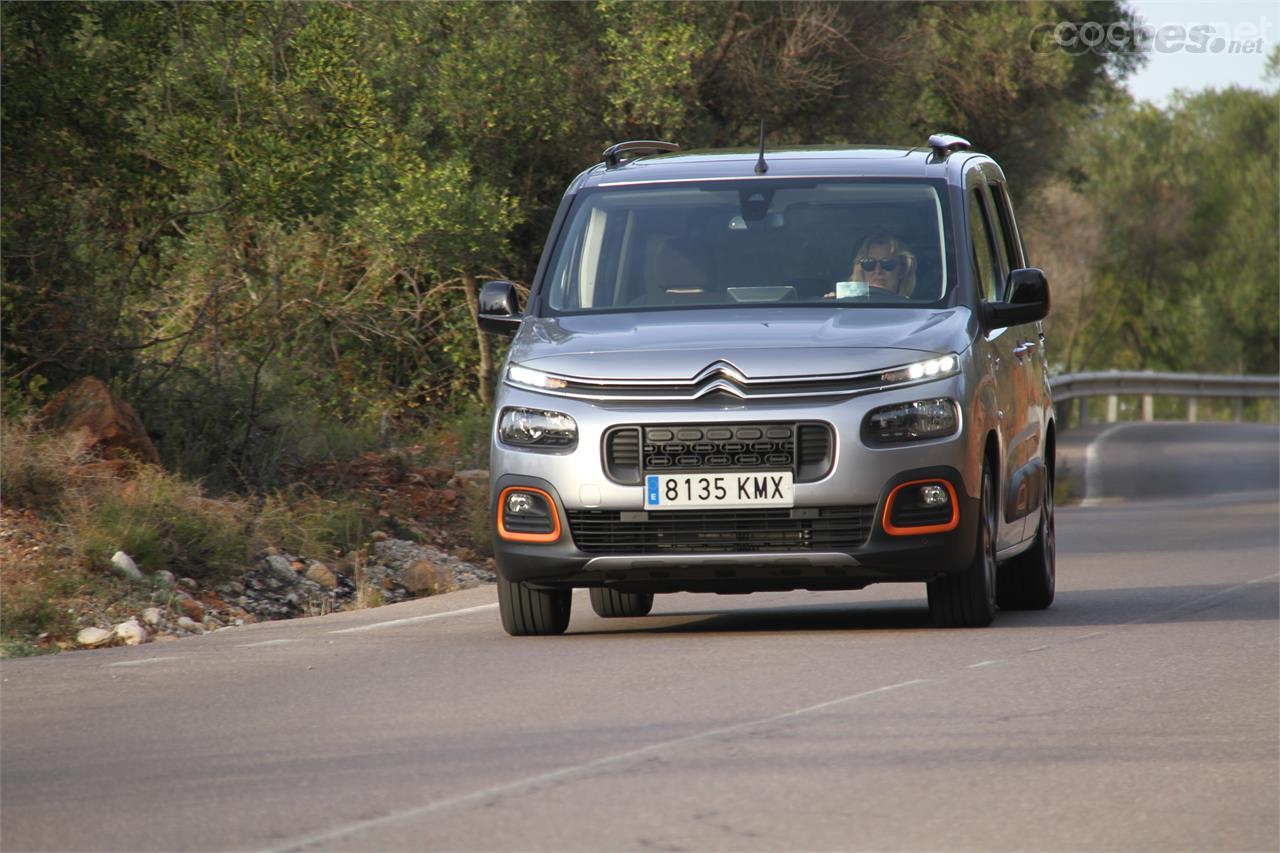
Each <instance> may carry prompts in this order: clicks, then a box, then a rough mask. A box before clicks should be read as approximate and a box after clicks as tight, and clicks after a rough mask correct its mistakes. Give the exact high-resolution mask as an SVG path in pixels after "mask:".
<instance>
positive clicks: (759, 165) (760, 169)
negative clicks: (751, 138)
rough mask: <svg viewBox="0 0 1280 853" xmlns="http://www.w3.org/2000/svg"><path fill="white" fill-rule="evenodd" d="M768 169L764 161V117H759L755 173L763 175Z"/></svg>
mask: <svg viewBox="0 0 1280 853" xmlns="http://www.w3.org/2000/svg"><path fill="white" fill-rule="evenodd" d="M767 171H769V164H768V163H766V162H765V161H764V119H760V159H759V160H757V161H756V174H757V175H763V174H764V173H765V172H767Z"/></svg>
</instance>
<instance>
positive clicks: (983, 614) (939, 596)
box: [928, 465, 996, 628]
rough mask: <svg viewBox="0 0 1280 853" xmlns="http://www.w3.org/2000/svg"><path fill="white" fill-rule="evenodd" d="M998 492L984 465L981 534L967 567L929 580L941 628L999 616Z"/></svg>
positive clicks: (931, 602) (980, 622)
mask: <svg viewBox="0 0 1280 853" xmlns="http://www.w3.org/2000/svg"><path fill="white" fill-rule="evenodd" d="M995 530H996V495H995V488H994V487H993V486H992V483H991V472H990V471H988V470H987V468H986V466H985V465H984V466H983V468H982V492H981V497H980V499H979V501H978V535H977V537H976V539H977V541H976V542H975V543H974V548H973V559H972V560H970V562H969V566H968V568H966V569H965V570H964V571H963V572H960V573H959V574H954V575H943V576H942V577H940V578H938V579H937V580H934V581H930V582H929V584H928V591H929V614H930V615H931V616H932V617H933V622H934V624H935V625H937V626H938V627H939V628H982V627H985V626H987V625H990V624H991V622H992V620H993V619H995V616H996V537H995Z"/></svg>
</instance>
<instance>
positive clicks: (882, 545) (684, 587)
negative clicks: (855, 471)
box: [490, 466, 978, 593]
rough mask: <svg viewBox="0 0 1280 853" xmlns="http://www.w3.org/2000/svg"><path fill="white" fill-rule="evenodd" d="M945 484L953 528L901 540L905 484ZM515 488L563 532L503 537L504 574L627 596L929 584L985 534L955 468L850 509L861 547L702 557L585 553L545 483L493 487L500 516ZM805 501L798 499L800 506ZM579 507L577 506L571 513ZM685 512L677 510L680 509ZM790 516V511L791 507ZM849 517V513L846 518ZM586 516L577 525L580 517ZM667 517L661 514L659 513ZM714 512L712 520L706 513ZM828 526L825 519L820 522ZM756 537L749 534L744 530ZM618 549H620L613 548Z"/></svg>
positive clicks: (959, 563)
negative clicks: (891, 509) (542, 499)
mask: <svg viewBox="0 0 1280 853" xmlns="http://www.w3.org/2000/svg"><path fill="white" fill-rule="evenodd" d="M921 480H928V481H945V482H946V483H948V484H950V485H951V487H952V494H953V495H954V500H955V504H956V511H957V513H958V523H956V524H955V525H954V527H953V529H949V530H944V531H937V532H924V533H918V534H913V535H893V534H891V533H890V532H889V530H887V529H886V527H888V528H890V529H892V527H893V525H892V524H889V525H886V524H885V521H886V519H885V514H886V513H885V510H886V503H887V501H888V500H889V498H890V495H892V494H893V493H894V491H895V489H897V488H898V487H899V486H901V485H903V484H906V483H912V482H915V481H921ZM512 486H527V487H531V488H533V489H537V490H540V491H542V492H545V493H546V494H547V495H549V496H550V497H551V498H552V500H553V501H554V504H555V508H556V513H557V516H558V529H559V531H560V534H559V536H558V538H557V539H555V540H554V541H540V542H527V541H512V540H509V539H505V538H502V537H499V536H497V535H496V533H495V537H494V553H495V556H496V560H497V565H498V571H499V573H500V574H501V575H502V576H503V577H504V578H506V579H507V580H510V581H521V582H525V583H530V584H534V585H537V586H546V587H565V586H572V587H584V586H586V587H590V586H607V587H611V588H614V589H618V590H620V591H624V592H681V591H684V592H719V593H739V592H756V591H767V590H790V589H812V590H830V589H859V588H861V587H864V586H866V585H868V584H872V583H879V582H886V581H899V582H902V581H929V580H933V579H934V578H936V577H938V576H940V575H943V574H947V573H952V572H958V571H961V570H963V569H964V568H965V567H967V566H968V565H969V562H970V560H971V557H972V555H973V551H974V538H975V533H976V530H977V526H978V525H977V521H976V519H977V513H978V499H977V498H976V497H972V496H970V495H969V494H968V492H967V489H966V487H965V482H964V478H963V477H962V475H961V474H960V472H959V471H958V470H957V469H955V468H953V467H950V466H929V467H925V468H913V469H910V470H906V471H901V472H899V473H896V474H894V475H893V476H891V477H889V478H888V479H886V480H885V481H884V482H883V483H882V484H881V486H880V488H879V495H878V498H877V499H876V501H875V503H874V504H863V505H860V506H857V507H849V508H847V509H848V510H855V509H856V510H857V511H858V512H859V513H861V514H862V515H864V516H865V517H866V519H867V522H868V532H867V533H866V535H865V538H863V539H862V541H860V542H858V543H853V542H847V541H846V542H844V543H843V545H842V546H841V547H823V546H822V544H821V543H822V539H821V537H820V536H819V537H815V541H817V542H818V543H819V545H818V548H815V549H809V548H806V547H804V545H803V544H802V543H799V542H796V541H795V540H794V539H793V540H790V542H789V545H788V547H786V548H785V549H776V550H771V549H768V548H767V547H766V548H764V549H762V550H751V546H749V545H748V546H747V547H746V548H745V549H735V550H728V549H726V550H724V551H717V550H714V546H711V548H709V549H708V548H698V549H697V550H696V551H693V550H686V549H681V548H680V547H679V546H658V547H656V548H655V547H649V548H647V549H645V551H644V552H643V553H639V552H637V553H616V552H612V553H601V552H600V550H599V549H596V550H594V551H587V550H583V549H582V548H580V547H579V545H578V543H577V542H576V541H575V532H574V531H575V523H574V520H573V519H572V518H571V516H570V512H569V511H566V505H565V502H564V500H563V499H562V496H561V495H560V493H559V492H558V491H557V490H556V487H555V486H554V485H553V484H552V483H550V482H548V481H547V480H545V479H542V478H538V477H532V476H528V475H521V474H507V475H505V476H502V477H500V478H499V479H498V480H497V482H496V483H494V488H493V494H494V496H495V497H494V502H493V506H491V508H490V509H491V511H492V513H493V515H492V516H491V517H493V518H497V517H498V512H499V510H500V507H499V506H498V504H497V496H498V495H500V494H502V493H503V492H504V491H505V490H506V489H507V488H509V487H512ZM797 503H798V504H799V501H797ZM836 506H839V505H834V506H833V505H830V504H828V505H825V506H800V505H797V506H796V507H795V509H794V510H792V511H791V513H792V517H793V518H797V520H796V521H795V522H794V523H793V524H792V525H791V527H792V528H794V529H795V530H797V531H802V532H800V533H795V534H792V535H793V536H795V537H804V536H808V535H811V533H812V531H810V533H804V532H803V531H806V530H809V529H810V528H812V527H814V525H815V522H813V521H808V520H805V519H806V518H808V517H810V516H813V515H814V514H815V513H819V512H823V511H825V510H826V509H828V508H830V509H835V508H836ZM572 509H574V508H572V507H571V508H570V510H572ZM674 512H679V511H674ZM784 512H785V511H784ZM846 514H848V513H847V512H846ZM575 515H577V516H578V519H579V521H578V525H579V529H581V528H580V525H581V515H580V514H579V513H575ZM645 515H646V514H643V513H635V514H634V515H632V516H630V519H629V520H630V523H631V529H633V530H634V529H642V528H643V525H644V524H645V521H644V520H643V519H644V517H645ZM652 515H653V516H657V515H659V514H658V513H654V514H652ZM708 515H711V514H708ZM817 523H821V522H817ZM742 536H743V538H744V539H745V538H749V537H750V534H749V533H743V534H742ZM609 550H610V551H614V550H615V549H609Z"/></svg>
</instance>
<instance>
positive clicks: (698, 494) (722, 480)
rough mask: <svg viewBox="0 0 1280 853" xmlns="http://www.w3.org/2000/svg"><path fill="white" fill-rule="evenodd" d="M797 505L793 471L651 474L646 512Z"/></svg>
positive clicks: (646, 482) (646, 488) (646, 480)
mask: <svg viewBox="0 0 1280 853" xmlns="http://www.w3.org/2000/svg"><path fill="white" fill-rule="evenodd" d="M794 504H795V485H794V484H793V483H792V480H791V472H790V471H761V472H755V473H750V474H740V473H730V472H726V473H723V474H647V475H645V478H644V508H645V509H708V508H709V509H718V508H734V507H752V506H755V507H774V506H786V507H789V506H792V505H794Z"/></svg>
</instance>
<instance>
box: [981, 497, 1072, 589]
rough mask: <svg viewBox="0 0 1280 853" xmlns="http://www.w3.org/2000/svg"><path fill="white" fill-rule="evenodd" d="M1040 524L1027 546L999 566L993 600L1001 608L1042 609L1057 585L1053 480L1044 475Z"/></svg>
mask: <svg viewBox="0 0 1280 853" xmlns="http://www.w3.org/2000/svg"><path fill="white" fill-rule="evenodd" d="M1040 506H1041V512H1040V527H1039V529H1038V530H1036V541H1035V542H1034V543H1033V544H1032V546H1031V547H1030V548H1028V549H1027V550H1026V551H1023V552H1022V553H1021V554H1019V555H1018V556H1016V557H1014V558H1013V559H1012V560H1009V561H1007V562H1005V563H1004V564H1003V565H1002V566H1000V571H999V582H998V584H997V586H996V603H997V604H999V605H1000V609H1002V610H1044V609H1045V608H1046V607H1048V606H1049V605H1050V604H1053V592H1054V588H1055V587H1056V586H1057V574H1058V568H1057V534H1056V532H1055V529H1054V523H1053V481H1052V480H1051V479H1050V478H1049V477H1048V476H1046V477H1044V498H1043V502H1042V503H1041V504H1040Z"/></svg>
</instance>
